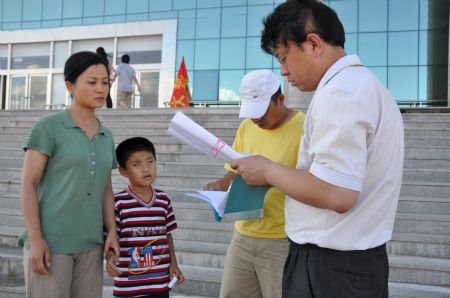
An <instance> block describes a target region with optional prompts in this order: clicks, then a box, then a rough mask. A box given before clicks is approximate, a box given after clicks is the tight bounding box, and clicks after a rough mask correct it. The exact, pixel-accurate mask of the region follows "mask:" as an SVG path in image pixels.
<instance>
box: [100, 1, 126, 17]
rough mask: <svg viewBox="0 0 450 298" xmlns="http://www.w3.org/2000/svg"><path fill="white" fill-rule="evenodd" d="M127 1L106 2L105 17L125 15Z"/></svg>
mask: <svg viewBox="0 0 450 298" xmlns="http://www.w3.org/2000/svg"><path fill="white" fill-rule="evenodd" d="M126 5H127V1H117V0H105V15H118V14H124V13H125V9H126Z"/></svg>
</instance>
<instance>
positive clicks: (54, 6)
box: [42, 0, 62, 20]
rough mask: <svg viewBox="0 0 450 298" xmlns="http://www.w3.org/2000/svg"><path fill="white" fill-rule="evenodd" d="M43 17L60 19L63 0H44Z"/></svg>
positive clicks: (45, 18)
mask: <svg viewBox="0 0 450 298" xmlns="http://www.w3.org/2000/svg"><path fill="white" fill-rule="evenodd" d="M43 1H44V2H43V8H42V18H43V19H44V20H51V19H60V18H61V9H62V1H61V0H43Z"/></svg>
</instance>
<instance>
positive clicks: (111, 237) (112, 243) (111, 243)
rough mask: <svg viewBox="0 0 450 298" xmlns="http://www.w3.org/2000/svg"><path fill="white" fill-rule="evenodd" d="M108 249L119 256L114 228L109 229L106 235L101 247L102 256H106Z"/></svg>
mask: <svg viewBox="0 0 450 298" xmlns="http://www.w3.org/2000/svg"><path fill="white" fill-rule="evenodd" d="M110 249H111V250H113V251H114V253H115V254H116V256H117V257H119V255H120V246H119V241H118V240H117V232H116V231H115V230H111V231H109V232H108V236H106V240H105V246H104V248H103V256H104V257H106V255H107V254H108V252H109V250H110Z"/></svg>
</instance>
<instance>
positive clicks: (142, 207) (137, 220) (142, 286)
mask: <svg viewBox="0 0 450 298" xmlns="http://www.w3.org/2000/svg"><path fill="white" fill-rule="evenodd" d="M152 191H153V196H152V200H151V201H150V203H145V202H144V201H143V200H142V199H141V198H139V196H138V195H136V194H134V193H133V192H132V191H131V189H130V187H128V189H126V190H124V191H122V192H119V193H117V194H116V195H115V196H114V197H115V213H116V224H117V233H118V236H119V244H120V259H119V265H118V268H119V270H120V271H121V274H120V275H119V276H118V277H115V278H114V290H113V295H114V297H141V296H144V295H148V294H151V293H158V292H165V291H168V290H169V288H168V287H167V285H168V283H169V281H170V277H169V267H170V254H169V245H168V242H167V234H169V233H170V232H171V231H173V230H175V229H176V227H177V224H176V221H175V216H174V213H173V209H172V205H171V202H170V199H169V197H168V196H167V194H166V193H165V192H163V191H161V190H157V189H153V188H152Z"/></svg>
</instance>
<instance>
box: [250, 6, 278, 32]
mask: <svg viewBox="0 0 450 298" xmlns="http://www.w3.org/2000/svg"><path fill="white" fill-rule="evenodd" d="M272 10H273V5H262V6H252V7H250V8H249V10H248V18H247V35H248V36H261V30H262V29H263V25H262V20H263V18H265V17H266V16H267V15H268V14H269V13H270V12H272Z"/></svg>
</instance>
